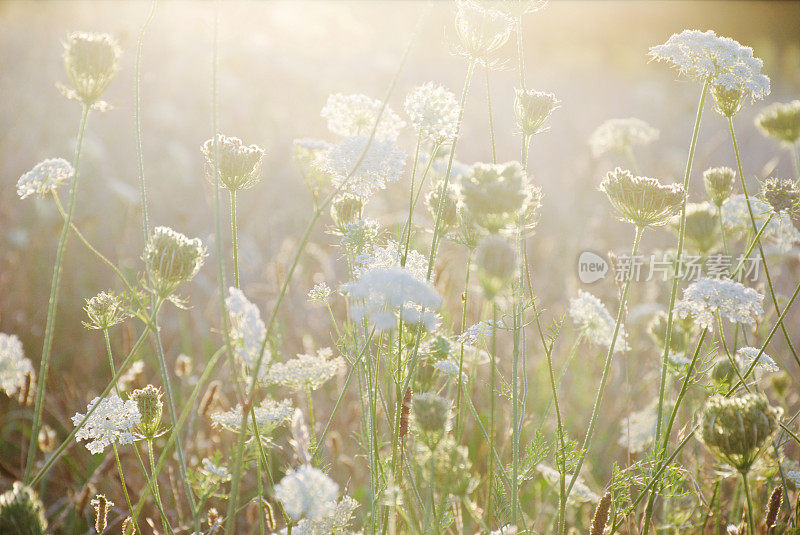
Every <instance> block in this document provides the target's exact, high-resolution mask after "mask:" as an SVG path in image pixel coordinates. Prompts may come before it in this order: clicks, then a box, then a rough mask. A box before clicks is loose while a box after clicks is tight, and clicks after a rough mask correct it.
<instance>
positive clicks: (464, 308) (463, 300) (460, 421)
mask: <svg viewBox="0 0 800 535" xmlns="http://www.w3.org/2000/svg"><path fill="white" fill-rule="evenodd" d="M472 253H473V250H472V249H470V250H469V254H468V255H467V267H466V271H465V274H464V295H462V296H461V332H462V333H463V332H464V331H465V330H466V329H467V298H468V296H469V272H470V267H471V266H472ZM459 345H460V352H459V356H458V380H457V381H458V390H457V391H456V425H455V435H456V437H457V438H460V437H461V426H462V424H463V417H462V416H461V382H462V377H463V373H464V343H463V342H461V344H459Z"/></svg>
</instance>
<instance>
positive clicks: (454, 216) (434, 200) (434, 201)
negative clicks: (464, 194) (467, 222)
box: [425, 181, 461, 232]
mask: <svg viewBox="0 0 800 535" xmlns="http://www.w3.org/2000/svg"><path fill="white" fill-rule="evenodd" d="M442 191H446V193H445V195H444V199H442ZM425 205H426V206H427V207H428V212H429V213H430V214H431V217H432V218H433V220H434V221H436V217H437V214H440V213H441V216H440V217H439V228H440V229H442V232H450V231H451V230H452V229H453V228H455V227H456V225H458V214H459V212H460V210H461V199H460V195H459V191H458V186H457V185H455V184H453V183H450V182H448V183H447V189H446V190H445V189H444V181H439V182H438V183H437V184H436V185H435V186H434V187H433V189H432V190H431V191H430V193H428V195H427V196H426V197H425ZM440 206H441V212H440V211H439V207H440Z"/></svg>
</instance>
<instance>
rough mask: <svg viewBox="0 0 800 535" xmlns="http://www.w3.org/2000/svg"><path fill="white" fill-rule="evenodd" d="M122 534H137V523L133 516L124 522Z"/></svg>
mask: <svg viewBox="0 0 800 535" xmlns="http://www.w3.org/2000/svg"><path fill="white" fill-rule="evenodd" d="M121 531H122V535H136V524H134V523H133V518H132V517H130V516H129V517H127V518H126V519H125V520H124V521H123V522H122V528H121Z"/></svg>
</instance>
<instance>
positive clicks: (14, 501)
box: [0, 481, 47, 535]
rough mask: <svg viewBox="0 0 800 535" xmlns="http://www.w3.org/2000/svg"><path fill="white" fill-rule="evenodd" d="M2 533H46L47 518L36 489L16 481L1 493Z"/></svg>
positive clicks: (0, 524) (33, 534) (32, 534)
mask: <svg viewBox="0 0 800 535" xmlns="http://www.w3.org/2000/svg"><path fill="white" fill-rule="evenodd" d="M0 533H8V534H9V535H15V534H19V535H45V534H46V533H47V520H45V517H44V506H43V505H42V502H41V500H39V496H38V495H37V494H36V491H35V490H33V489H32V488H30V487H29V486H27V485H24V484H22V483H20V482H19V481H15V482H14V484H13V485H12V486H11V489H10V490H8V491H6V492H4V493H3V494H1V495H0Z"/></svg>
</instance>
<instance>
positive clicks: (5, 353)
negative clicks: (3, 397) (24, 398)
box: [0, 333, 33, 397]
mask: <svg viewBox="0 0 800 535" xmlns="http://www.w3.org/2000/svg"><path fill="white" fill-rule="evenodd" d="M29 373H30V374H33V364H31V361H30V360H28V359H27V358H26V357H25V352H24V351H23V349H22V342H20V340H19V338H17V335H15V334H5V333H0V389H2V390H3V391H4V392H5V393H6V394H8V396H9V397H12V396H15V395H17V392H18V391H19V389H20V388H22V387H23V386H25V376H26V375H28V374H29Z"/></svg>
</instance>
